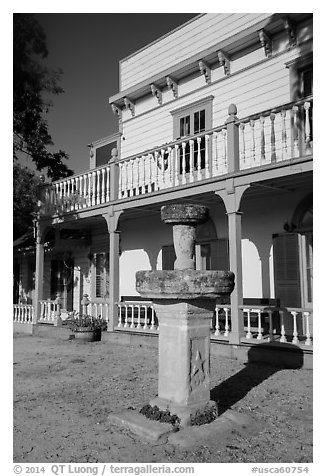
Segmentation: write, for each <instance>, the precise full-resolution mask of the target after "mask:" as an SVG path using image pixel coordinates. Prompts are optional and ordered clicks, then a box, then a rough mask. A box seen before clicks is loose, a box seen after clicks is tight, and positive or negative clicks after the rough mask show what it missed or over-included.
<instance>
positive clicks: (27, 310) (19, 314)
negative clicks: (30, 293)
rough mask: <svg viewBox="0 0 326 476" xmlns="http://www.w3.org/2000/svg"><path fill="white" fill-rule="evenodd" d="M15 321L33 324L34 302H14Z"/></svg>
mask: <svg viewBox="0 0 326 476" xmlns="http://www.w3.org/2000/svg"><path fill="white" fill-rule="evenodd" d="M13 317H14V322H19V323H22V324H31V323H32V322H33V317H34V307H33V306H32V304H14V316H13Z"/></svg>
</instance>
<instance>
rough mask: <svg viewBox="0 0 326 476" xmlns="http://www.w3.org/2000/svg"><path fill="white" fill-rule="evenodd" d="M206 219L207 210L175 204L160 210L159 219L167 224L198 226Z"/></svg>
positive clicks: (199, 206) (201, 207)
mask: <svg viewBox="0 0 326 476" xmlns="http://www.w3.org/2000/svg"><path fill="white" fill-rule="evenodd" d="M207 218H208V208H207V207H206V206H204V205H198V204H183V203H176V204H172V205H164V206H163V207H162V208H161V219H162V221H164V223H167V224H172V225H173V224H195V225H197V224H199V223H202V222H204V221H206V220H207Z"/></svg>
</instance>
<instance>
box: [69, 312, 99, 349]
mask: <svg viewBox="0 0 326 476" xmlns="http://www.w3.org/2000/svg"><path fill="white" fill-rule="evenodd" d="M69 328H70V329H71V330H72V331H73V333H74V336H75V339H78V340H83V341H86V342H94V341H100V340H101V338H102V330H106V328H107V323H106V321H103V320H102V319H98V318H95V317H92V316H88V315H82V316H80V315H79V314H74V316H73V317H72V318H71V319H70V320H69Z"/></svg>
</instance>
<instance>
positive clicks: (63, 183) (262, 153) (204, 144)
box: [41, 97, 313, 215]
mask: <svg viewBox="0 0 326 476" xmlns="http://www.w3.org/2000/svg"><path fill="white" fill-rule="evenodd" d="M312 108H313V99H312V97H311V98H307V99H306V100H304V101H300V102H297V103H288V104H284V105H282V106H280V107H278V108H274V109H269V110H267V111H263V112H261V113H259V114H255V115H252V116H248V117H246V118H244V119H242V120H238V119H237V118H236V117H235V116H233V125H234V126H235V130H236V134H235V135H234V141H237V142H239V156H238V157H236V158H235V161H234V162H233V163H231V161H230V160H229V159H228V157H229V152H230V151H228V142H229V146H230V141H228V139H229V138H228V126H227V125H222V126H219V127H215V128H214V129H211V130H209V131H205V132H202V133H200V134H196V135H194V136H191V137H187V138H183V139H179V140H176V141H173V142H170V143H168V144H165V145H162V146H160V147H155V148H153V149H151V150H148V151H145V152H144V153H142V154H137V155H135V156H131V157H128V158H126V159H117V157H115V158H114V160H112V161H111V162H110V164H107V165H104V166H102V167H98V168H96V169H94V170H90V171H89V172H85V173H82V174H78V175H74V176H72V177H68V178H66V179H62V180H59V181H57V182H54V183H53V184H51V185H50V186H46V187H44V189H43V195H42V200H41V201H42V207H41V212H42V213H43V214H45V215H55V214H62V213H67V212H74V211H78V210H84V209H89V208H92V207H95V206H100V205H104V204H107V203H109V202H110V201H111V200H119V199H126V198H132V197H137V196H139V195H146V194H151V193H153V192H158V191H160V190H166V189H171V188H175V187H180V186H187V185H189V184H193V183H200V182H202V181H205V180H208V179H212V178H214V177H219V176H223V175H225V174H228V173H232V172H235V171H237V170H244V169H249V168H252V167H261V166H264V165H268V164H276V163H278V162H282V161H285V160H289V159H294V158H298V157H304V156H308V155H311V154H312V144H313V142H312ZM233 145H234V144H233ZM236 149H237V147H234V150H236Z"/></svg>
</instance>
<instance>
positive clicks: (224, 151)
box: [222, 129, 228, 173]
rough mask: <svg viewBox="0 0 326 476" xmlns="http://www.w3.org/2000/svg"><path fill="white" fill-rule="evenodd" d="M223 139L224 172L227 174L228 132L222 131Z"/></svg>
mask: <svg viewBox="0 0 326 476" xmlns="http://www.w3.org/2000/svg"><path fill="white" fill-rule="evenodd" d="M222 137H223V155H224V167H223V169H224V170H223V172H224V173H225V172H227V170H228V148H227V132H226V129H222Z"/></svg>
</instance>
